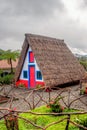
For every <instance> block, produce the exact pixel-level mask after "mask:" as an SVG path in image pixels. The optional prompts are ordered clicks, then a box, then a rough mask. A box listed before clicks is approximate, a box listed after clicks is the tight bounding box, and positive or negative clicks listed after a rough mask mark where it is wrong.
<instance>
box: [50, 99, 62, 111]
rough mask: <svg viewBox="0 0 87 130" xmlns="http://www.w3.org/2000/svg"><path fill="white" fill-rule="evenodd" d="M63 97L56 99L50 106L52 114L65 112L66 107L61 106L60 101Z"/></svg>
mask: <svg viewBox="0 0 87 130" xmlns="http://www.w3.org/2000/svg"><path fill="white" fill-rule="evenodd" d="M61 98H62V97H58V98H56V99H54V101H51V102H50V103H49V104H48V106H50V108H51V110H52V112H55V113H58V112H62V111H63V110H64V107H63V106H61V105H60V103H59V100H60V99H61Z"/></svg>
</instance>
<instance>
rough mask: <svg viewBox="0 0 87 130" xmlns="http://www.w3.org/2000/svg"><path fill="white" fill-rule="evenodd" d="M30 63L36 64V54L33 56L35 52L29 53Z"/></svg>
mask: <svg viewBox="0 0 87 130" xmlns="http://www.w3.org/2000/svg"><path fill="white" fill-rule="evenodd" d="M29 62H30V63H34V54H33V52H29Z"/></svg>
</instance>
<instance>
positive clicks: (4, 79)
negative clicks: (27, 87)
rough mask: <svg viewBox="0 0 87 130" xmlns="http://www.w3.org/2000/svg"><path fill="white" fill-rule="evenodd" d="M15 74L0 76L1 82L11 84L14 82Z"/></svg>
mask: <svg viewBox="0 0 87 130" xmlns="http://www.w3.org/2000/svg"><path fill="white" fill-rule="evenodd" d="M13 77H14V76H13V75H12V74H8V75H6V76H4V77H0V84H11V83H12V82H13Z"/></svg>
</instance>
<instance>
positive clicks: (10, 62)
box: [10, 58, 13, 74]
mask: <svg viewBox="0 0 87 130" xmlns="http://www.w3.org/2000/svg"><path fill="white" fill-rule="evenodd" d="M10 65H11V74H13V66H12V59H11V58H10Z"/></svg>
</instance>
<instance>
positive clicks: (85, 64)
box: [80, 60, 87, 71]
mask: <svg viewBox="0 0 87 130" xmlns="http://www.w3.org/2000/svg"><path fill="white" fill-rule="evenodd" d="M80 64H81V65H82V66H83V67H84V69H85V70H86V71H87V60H80Z"/></svg>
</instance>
